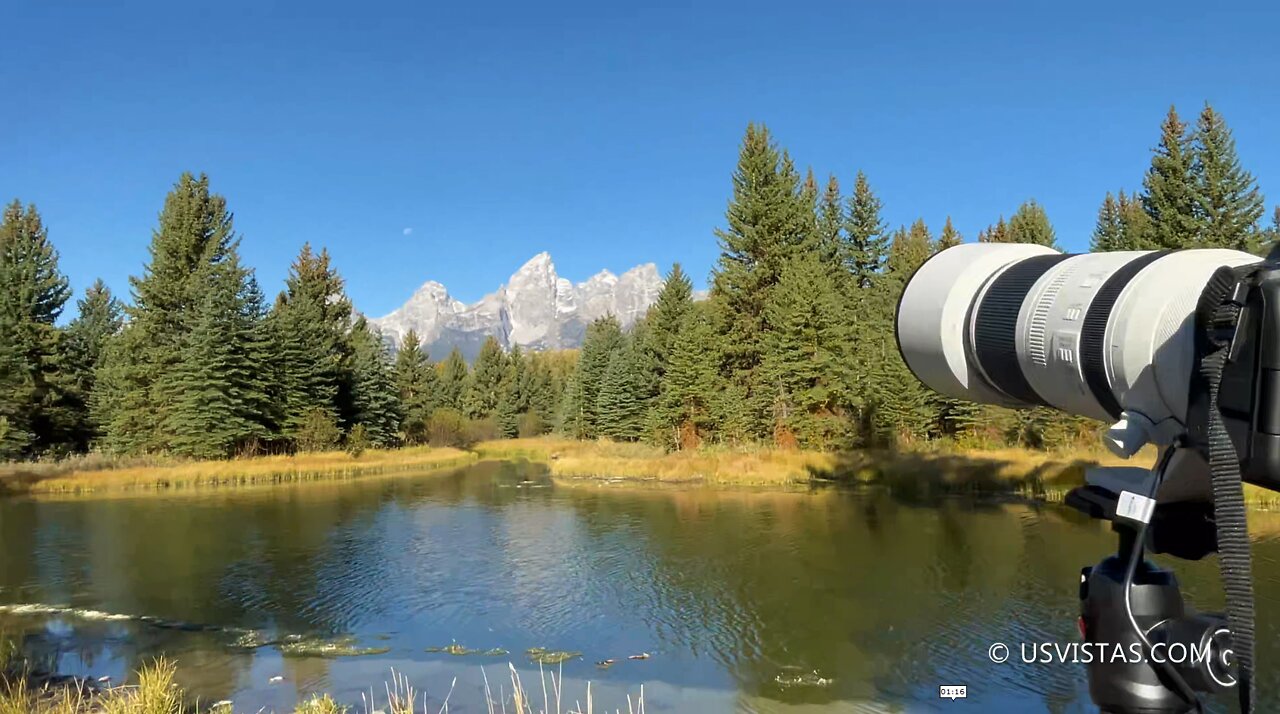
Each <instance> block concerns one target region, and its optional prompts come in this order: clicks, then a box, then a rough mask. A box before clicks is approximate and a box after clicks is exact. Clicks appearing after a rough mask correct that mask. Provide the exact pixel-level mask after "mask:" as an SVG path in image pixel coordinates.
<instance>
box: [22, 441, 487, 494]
mask: <svg viewBox="0 0 1280 714" xmlns="http://www.w3.org/2000/svg"><path fill="white" fill-rule="evenodd" d="M475 459H476V454H475V453H473V452H469V451H463V450H461V449H453V448H431V447H412V448H405V449H371V450H369V451H366V452H364V453H363V454H361V455H360V457H359V458H356V457H353V456H351V455H350V454H347V453H345V452H341V451H331V452H318V453H306V454H297V455H294V456H258V457H252V458H244V459H227V460H223V461H179V460H163V459H162V460H151V461H113V460H110V459H102V458H94V457H92V456H91V457H84V458H80V459H73V460H70V461H67V462H62V463H55V464H39V463H36V464H15V465H10V466H0V496H5V495H28V494H71V495H76V494H97V493H105V492H120V491H170V490H194V489H208V488H226V487H239V486H254V485H267V484H284V483H300V482H312V481H333V480H342V479H350V478H356V477H360V476H366V475H371V474H382V473H390V472H396V471H414V470H420V469H433V468H444V467H449V466H460V465H463V464H467V463H470V462H472V461H474V460H475Z"/></svg>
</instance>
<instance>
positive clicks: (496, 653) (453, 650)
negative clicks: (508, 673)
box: [427, 642, 509, 657]
mask: <svg viewBox="0 0 1280 714" xmlns="http://www.w3.org/2000/svg"><path fill="white" fill-rule="evenodd" d="M427 652H444V653H445V654H451V655H454V656H456V657H465V656H467V655H479V656H481V657H501V656H502V655H505V654H509V653H508V652H507V651H506V650H504V649H502V648H501V647H494V648H493V649H488V650H479V649H471V648H469V647H464V646H462V645H460V644H458V643H457V642H454V643H453V644H451V645H448V646H446V647H428V648H427Z"/></svg>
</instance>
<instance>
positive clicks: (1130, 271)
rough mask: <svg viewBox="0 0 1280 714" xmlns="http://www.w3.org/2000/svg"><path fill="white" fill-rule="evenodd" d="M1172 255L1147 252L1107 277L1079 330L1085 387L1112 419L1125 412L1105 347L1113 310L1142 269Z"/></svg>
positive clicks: (1166, 252)
mask: <svg viewBox="0 0 1280 714" xmlns="http://www.w3.org/2000/svg"><path fill="white" fill-rule="evenodd" d="M1172 252H1173V251H1171V250H1162V251H1157V252H1155V253H1147V254H1145V255H1140V256H1138V257H1136V258H1134V259H1133V260H1130V261H1129V262H1128V263H1125V264H1124V265H1122V266H1121V267H1120V269H1119V270H1117V271H1116V272H1114V273H1112V274H1111V277H1109V278H1107V280H1106V282H1104V283H1103V284H1102V287H1101V288H1098V292H1097V294H1095V295H1094V296H1093V302H1091V303H1089V310H1088V311H1087V312H1085V315H1084V324H1083V325H1081V327H1080V369H1081V371H1082V372H1083V373H1084V382H1085V384H1086V385H1088V387H1089V391H1090V392H1092V393H1093V398H1094V399H1095V400H1097V402H1098V404H1099V405H1100V406H1101V407H1102V408H1103V409H1104V410H1105V411H1106V412H1107V414H1110V415H1111V418H1112V419H1119V418H1120V414H1121V412H1123V409H1121V407H1120V401H1119V400H1117V399H1116V395H1115V394H1114V393H1112V391H1111V382H1110V380H1108V379H1107V362H1106V350H1105V346H1106V334H1107V322H1108V321H1109V320H1110V319H1111V308H1113V307H1115V304H1116V300H1119V299H1120V294H1121V293H1123V292H1124V289H1125V287H1127V286H1128V285H1129V281H1131V280H1133V279H1134V277H1136V276H1137V275H1138V273H1140V272H1142V269H1143V268H1145V267H1147V266H1148V265H1151V264H1152V263H1154V262H1156V261H1157V260H1160V259H1161V258H1163V257H1165V256H1166V255H1168V254H1170V253H1172Z"/></svg>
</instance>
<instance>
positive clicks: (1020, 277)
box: [973, 254, 1071, 406]
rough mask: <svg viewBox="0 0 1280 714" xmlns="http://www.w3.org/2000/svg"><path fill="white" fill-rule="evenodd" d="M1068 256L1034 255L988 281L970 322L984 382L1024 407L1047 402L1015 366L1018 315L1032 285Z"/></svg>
mask: <svg viewBox="0 0 1280 714" xmlns="http://www.w3.org/2000/svg"><path fill="white" fill-rule="evenodd" d="M1070 257H1071V256H1070V255H1062V254H1058V255H1037V256H1034V257H1031V258H1024V259H1022V260H1020V261H1018V262H1016V263H1014V264H1013V265H1010V266H1009V267H1008V268H1006V269H1005V270H1004V272H1002V273H1000V274H999V275H997V276H996V277H995V279H994V280H992V281H991V285H990V287H988V288H987V290H986V292H985V293H984V294H983V295H982V298H981V301H980V302H979V303H978V306H977V312H976V314H975V315H974V319H973V352H974V358H975V359H976V361H977V363H978V366H979V368H980V369H981V370H982V373H983V375H985V376H986V378H987V382H988V383H989V384H990V385H991V386H992V387H995V388H996V389H998V390H1000V391H1001V392H1003V393H1004V394H1005V395H1007V396H1008V397H1010V398H1012V399H1016V400H1017V401H1020V402H1023V403H1024V404H1027V405H1033V404H1043V405H1046V406H1047V403H1046V402H1045V401H1044V399H1043V398H1041V397H1040V395H1039V394H1036V391H1035V390H1034V389H1032V387H1031V385H1030V384H1029V383H1028V382H1027V378H1026V375H1024V374H1023V373H1022V367H1021V365H1020V364H1019V363H1018V345H1017V339H1018V313H1019V312H1020V311H1021V310H1022V304H1023V302H1024V301H1025V300H1026V297H1027V293H1029V292H1030V291H1031V288H1032V286H1034V285H1035V284H1036V281H1037V280H1039V279H1040V278H1041V276H1043V275H1044V274H1045V273H1046V272H1048V271H1049V269H1050V268H1052V267H1053V266H1055V265H1057V264H1058V263H1061V262H1062V261H1064V260H1066V259H1067V258H1070Z"/></svg>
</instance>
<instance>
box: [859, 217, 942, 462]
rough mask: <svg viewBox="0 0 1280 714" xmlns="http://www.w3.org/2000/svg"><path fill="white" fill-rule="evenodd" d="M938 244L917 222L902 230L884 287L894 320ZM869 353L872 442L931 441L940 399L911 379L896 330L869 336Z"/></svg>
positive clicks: (891, 252)
mask: <svg viewBox="0 0 1280 714" xmlns="http://www.w3.org/2000/svg"><path fill="white" fill-rule="evenodd" d="M932 247H933V246H932V240H931V239H930V236H929V231H928V229H927V228H926V227H925V225H924V222H923V221H919V220H917V221H916V222H915V223H914V224H913V225H912V226H911V229H910V230H905V229H901V228H900V229H898V231H897V232H896V233H895V234H894V237H893V242H892V244H891V245H890V248H889V259H888V271H887V273H886V276H885V277H886V279H885V280H884V281H883V291H882V294H881V297H880V305H881V306H887V312H888V314H889V319H892V309H893V307H892V306H893V305H894V304H896V300H895V296H896V295H899V294H900V293H901V291H902V289H903V287H905V285H906V282H907V280H908V279H909V278H910V277H911V275H912V274H913V273H914V272H915V271H916V269H917V268H919V267H920V265H922V264H923V263H924V261H925V260H926V259H928V257H929V255H930V252H931V249H932ZM868 342H869V344H868V345H866V346H865V347H864V349H865V350H867V351H869V352H870V353H871V359H870V360H869V362H867V363H865V364H867V365H868V366H867V367H866V369H867V370H868V372H869V373H870V380H869V381H870V389H868V390H867V391H868V392H870V393H869V395H868V397H869V401H870V402H871V406H870V409H868V412H867V414H866V415H865V416H864V417H863V419H864V420H865V421H867V422H869V426H870V428H871V434H869V435H867V436H868V437H869V438H870V439H873V440H875V441H879V442H884V443H890V444H893V443H896V442H898V441H900V440H904V439H905V440H914V439H920V438H924V437H925V436H927V435H928V431H929V429H930V426H931V425H932V424H934V423H935V422H936V420H937V405H936V403H935V402H934V397H933V396H932V395H931V393H930V392H928V391H927V390H926V389H925V387H924V385H922V384H921V383H920V381H919V380H917V379H916V378H915V376H914V375H913V374H912V373H911V371H910V369H908V368H907V366H906V364H905V363H904V362H903V361H902V357H901V355H900V354H899V352H898V349H897V345H896V343H895V341H894V337H893V331H892V329H886V330H881V331H880V332H879V334H877V335H873V336H869V339H868Z"/></svg>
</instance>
